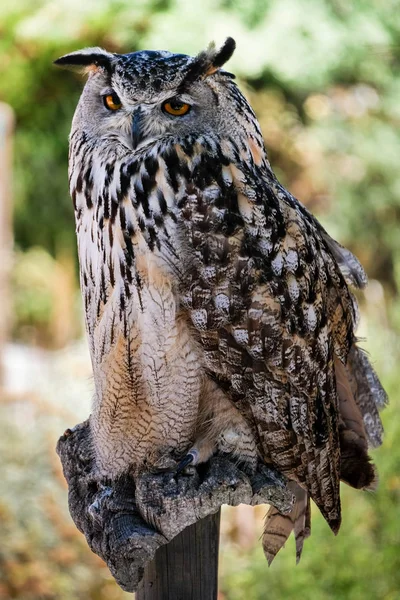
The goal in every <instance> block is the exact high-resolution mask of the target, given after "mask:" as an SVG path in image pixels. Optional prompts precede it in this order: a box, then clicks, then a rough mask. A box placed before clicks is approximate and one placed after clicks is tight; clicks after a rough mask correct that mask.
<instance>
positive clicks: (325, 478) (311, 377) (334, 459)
mask: <svg viewBox="0 0 400 600" xmlns="http://www.w3.org/2000/svg"><path fill="white" fill-rule="evenodd" d="M237 152H238V150H237V148H235V147H234V146H231V147H229V145H228V144H225V146H224V147H223V148H221V147H220V146H218V144H217V142H215V144H214V145H211V144H210V145H209V146H208V148H207V146H206V144H205V145H204V146H203V147H202V148H201V150H200V151H199V155H198V156H196V157H195V158H193V157H192V159H191V161H187V160H185V156H184V153H182V154H181V158H180V160H181V162H182V161H185V163H186V166H187V167H188V168H189V174H188V180H187V189H186V194H184V195H183V196H182V198H181V200H180V207H181V210H182V213H181V218H182V221H183V223H184V224H185V228H186V234H187V236H188V246H189V248H190V249H191V251H192V257H191V264H192V270H191V274H190V281H188V282H187V284H186V286H185V293H184V303H185V306H186V307H187V308H188V309H189V310H190V313H191V317H192V321H193V324H194V326H195V328H196V329H197V330H198V332H199V337H200V340H201V342H202V344H203V347H204V353H205V360H206V367H207V370H208V371H209V372H210V373H211V374H212V375H213V376H214V378H215V379H216V380H217V381H218V382H219V383H220V385H222V386H223V387H224V389H226V390H227V392H228V393H229V395H230V397H231V399H232V400H233V402H235V403H236V405H237V406H238V407H239V409H240V410H242V412H243V413H244V414H245V416H246V417H247V418H248V419H251V420H252V424H253V427H254V429H255V431H256V433H257V439H258V441H259V451H260V454H261V455H262V456H263V457H264V459H265V460H266V461H267V462H272V463H273V464H274V465H275V467H276V468H278V469H279V470H280V471H282V472H283V473H285V474H287V475H288V476H289V477H290V478H292V479H295V480H297V481H298V482H299V483H300V484H301V485H302V486H304V487H305V488H306V489H308V490H309V491H310V493H311V495H312V497H313V499H314V500H315V502H316V503H317V504H318V506H319V507H320V509H321V511H322V513H323V514H324V516H325V517H326V519H327V520H328V522H329V523H330V525H331V527H332V529H334V530H335V531H336V530H337V529H338V527H339V524H340V498H339V476H340V451H339V437H338V435H339V434H338V428H339V422H338V396H337V391H336V379H335V369H334V357H335V356H336V357H338V358H339V359H340V360H341V361H343V362H345V361H346V360H347V355H348V352H349V348H350V347H351V345H352V342H353V320H354V312H353V299H352V298H351V295H350V293H349V291H348V289H347V285H346V283H345V280H344V278H343V276H342V274H341V272H340V269H339V268H338V265H337V263H336V262H335V259H334V257H333V255H332V253H331V251H330V249H329V247H328V245H327V244H326V242H325V241H324V239H323V237H322V236H321V234H320V231H319V230H318V228H317V227H316V226H315V224H314V222H313V220H312V219H311V218H308V217H307V214H306V213H304V212H303V211H302V210H301V209H300V208H299V206H298V204H297V203H296V201H295V200H294V199H293V198H292V197H291V196H290V195H289V194H287V193H286V194H285V193H284V191H283V188H279V192H278V193H274V192H273V189H272V188H273V186H272V184H273V183H274V180H273V176H272V174H271V181H268V180H267V176H268V173H269V171H268V170H267V168H266V166H265V165H264V167H263V169H260V170H257V166H256V165H255V164H253V165H252V167H253V168H252V169H248V170H245V167H243V170H241V169H240V168H239V166H238V165H239V161H238V160H237V157H236V154H237ZM242 152H245V149H242ZM221 155H222V159H221ZM235 157H236V160H235ZM247 159H248V160H250V161H251V158H249V157H247ZM246 164H248V163H246V161H244V162H243V163H242V165H246ZM181 171H182V169H181ZM266 173H267V176H266Z"/></svg>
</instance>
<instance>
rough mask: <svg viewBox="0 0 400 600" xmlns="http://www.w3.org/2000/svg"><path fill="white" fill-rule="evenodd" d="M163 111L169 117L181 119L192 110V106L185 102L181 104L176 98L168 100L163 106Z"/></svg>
mask: <svg viewBox="0 0 400 600" xmlns="http://www.w3.org/2000/svg"><path fill="white" fill-rule="evenodd" d="M162 109H163V111H164V112H166V113H168V114H169V115H174V117H181V116H182V115H186V113H188V112H189V110H190V109H191V106H190V104H186V103H185V102H180V101H179V100H177V99H176V98H171V100H167V101H166V102H164V104H163V105H162Z"/></svg>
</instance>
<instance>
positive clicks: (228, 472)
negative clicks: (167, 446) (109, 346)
mask: <svg viewBox="0 0 400 600" xmlns="http://www.w3.org/2000/svg"><path fill="white" fill-rule="evenodd" d="M57 453H58V455H59V456H60V459H61V462H62V466H63V470H64V476H65V478H66V480H67V483H68V489H69V510H70V513H71V516H72V518H73V520H74V522H75V525H76V526H77V528H78V529H79V530H80V531H81V532H82V533H84V535H85V536H86V540H87V542H88V544H89V546H90V548H91V550H92V551H93V552H95V553H96V554H98V555H99V556H100V557H101V558H102V559H103V560H104V561H105V562H106V563H107V565H108V567H109V569H110V571H111V573H112V575H113V576H114V577H115V579H116V581H117V583H118V584H119V585H120V586H121V587H122V588H123V589H124V590H126V591H128V592H134V591H135V590H136V589H137V587H138V585H139V582H140V581H141V579H142V577H143V573H144V569H145V567H146V565H148V563H150V561H152V560H153V558H154V556H155V553H156V550H157V549H158V548H160V547H161V546H163V545H164V544H168V542H169V541H170V540H172V539H173V538H174V537H175V536H177V535H178V534H179V533H180V532H181V531H183V530H184V529H185V528H186V527H188V526H189V525H192V524H193V523H196V522H197V521H199V520H200V519H204V518H205V517H207V516H209V515H212V514H214V513H216V512H218V511H219V509H220V507H221V506H222V504H230V505H232V506H236V505H238V504H241V503H243V504H251V505H256V504H263V503H268V504H272V505H274V506H276V507H277V508H278V509H279V510H280V511H281V512H288V511H289V510H290V509H291V506H292V500H293V498H292V494H291V492H290V491H289V490H288V489H287V487H286V480H285V479H284V478H283V477H282V476H281V475H280V474H278V473H277V472H276V471H274V470H273V469H270V468H268V467H266V466H265V465H263V464H261V463H259V465H258V468H257V472H256V473H255V474H254V475H252V476H249V475H248V474H246V473H244V472H243V471H241V470H240V468H239V467H238V466H236V465H235V464H234V463H233V462H231V461H230V460H229V459H228V458H227V457H224V456H216V457H213V458H212V459H211V460H210V461H209V462H208V463H206V464H204V465H200V466H199V467H198V468H197V469H195V470H194V472H193V474H190V475H186V474H183V473H180V474H176V473H174V472H163V473H144V474H142V475H140V476H138V477H137V478H136V479H133V477H131V476H128V475H127V476H125V477H123V478H119V479H118V480H115V481H102V480H99V479H98V477H96V474H95V470H94V459H93V449H92V443H91V436H90V427H89V421H85V422H84V423H81V424H79V425H77V426H75V427H74V428H73V429H68V430H67V431H66V432H65V433H64V435H63V436H62V437H61V438H60V439H59V441H58V444H57Z"/></svg>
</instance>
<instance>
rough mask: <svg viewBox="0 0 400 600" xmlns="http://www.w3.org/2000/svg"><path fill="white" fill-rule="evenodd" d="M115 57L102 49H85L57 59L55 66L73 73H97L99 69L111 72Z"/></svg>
mask: <svg viewBox="0 0 400 600" xmlns="http://www.w3.org/2000/svg"><path fill="white" fill-rule="evenodd" d="M114 59H115V55H114V54H111V53H110V52H106V50H103V49H102V48H84V49H83V50H77V51H76V52H71V53H70V54H65V55H64V56H61V58H57V60H55V61H54V64H55V65H57V66H58V67H62V68H64V69H70V70H73V71H76V70H78V71H84V72H88V71H96V70H97V69H98V68H104V69H106V70H107V71H110V70H111V65H112V62H113V60H114Z"/></svg>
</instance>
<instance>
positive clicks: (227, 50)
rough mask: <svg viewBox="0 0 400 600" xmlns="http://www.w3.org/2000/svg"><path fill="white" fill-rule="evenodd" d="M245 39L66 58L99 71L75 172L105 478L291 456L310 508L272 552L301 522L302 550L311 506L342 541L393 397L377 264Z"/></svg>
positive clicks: (91, 77)
mask: <svg viewBox="0 0 400 600" xmlns="http://www.w3.org/2000/svg"><path fill="white" fill-rule="evenodd" d="M234 48H235V42H234V41H233V40H232V39H231V38H228V39H227V40H226V42H225V44H224V45H223V46H222V47H221V48H220V49H216V48H215V46H214V45H211V46H210V47H209V48H208V50H206V51H204V52H201V53H200V54H199V55H198V56H196V57H190V56H186V55H183V54H172V53H170V52H164V51H142V52H134V53H131V54H125V55H119V54H112V53H109V52H107V51H105V50H103V49H101V48H87V49H84V50H82V51H77V52H72V53H71V54H68V55H66V56H63V57H62V58H60V59H58V60H57V61H56V64H58V65H60V66H65V67H67V68H78V69H83V70H84V71H86V72H87V73H88V81H87V83H86V85H85V87H84V90H83V93H82V96H81V98H80V101H79V104H78V107H77V109H76V112H75V116H74V119H73V124H72V131H71V135H70V159H69V177H70V192H71V196H72V199H73V203H74V208H75V216H76V232H77V237H78V250H79V262H80V276H81V277H80V278H81V289H82V295H83V300H84V306H85V315H86V328H87V334H88V339H89V344H90V352H91V358H92V364H93V373H94V382H95V394H94V401H93V412H92V415H91V419H90V425H91V430H92V437H93V444H94V452H95V460H96V465H97V470H98V473H99V475H101V476H104V477H110V478H115V477H116V476H118V475H119V474H121V473H123V472H127V471H129V472H131V473H132V474H135V473H138V472H140V471H141V470H145V469H163V468H174V465H175V468H178V470H179V469H182V468H183V467H185V466H186V465H189V463H192V464H193V465H196V464H199V463H201V462H204V461H207V460H208V459H209V458H210V457H211V456H212V455H213V454H215V453H225V454H229V455H232V456H233V457H234V458H235V460H237V461H239V462H240V463H241V464H242V465H243V468H244V469H247V470H248V471H249V472H251V471H252V470H254V469H255V466H256V464H257V461H258V460H261V461H263V462H264V463H265V464H268V465H272V466H273V467H275V468H276V469H277V470H278V471H280V472H281V473H283V474H284V475H285V476H286V477H287V478H288V479H289V480H290V486H291V489H292V490H293V494H294V496H295V498H296V501H295V504H294V507H293V509H292V512H291V513H290V514H289V515H286V516H284V515H281V514H280V513H279V512H278V511H277V510H276V509H274V508H271V509H270V511H269V513H268V515H267V519H266V524H265V531H264V536H263V546H264V550H265V553H266V556H267V558H268V560H269V561H271V560H272V559H273V557H274V556H275V554H276V553H277V552H278V550H279V549H280V548H281V546H282V545H283V543H284V542H285V540H286V538H287V537H288V535H289V534H290V532H291V531H292V530H293V529H294V533H295V536H296V549H297V557H298V558H299V557H300V554H301V550H302V546H303V541H304V538H305V537H307V536H308V535H309V533H310V498H312V499H313V500H314V502H315V503H316V504H317V505H318V507H319V509H320V511H321V512H322V514H323V516H324V517H325V519H326V520H327V522H328V523H329V525H330V527H331V528H332V530H333V531H334V532H335V533H336V532H337V531H338V529H339V526H340V519H341V514H340V494H339V483H340V480H343V481H345V482H346V483H348V484H350V485H351V486H353V487H356V488H363V489H372V488H373V487H374V485H375V483H376V474H375V470H374V467H373V465H372V464H371V462H370V459H369V456H368V452H367V450H368V445H372V446H377V445H379V444H380V442H381V435H382V426H381V422H380V419H379V416H378V409H379V408H380V407H382V406H383V405H384V403H385V401H386V396H385V392H384V391H383V389H382V387H381V385H380V383H379V380H378V378H377V376H376V374H375V372H374V370H373V369H372V367H371V365H370V363H369V361H368V358H367V356H366V354H365V353H364V352H362V351H361V350H360V349H359V348H358V347H357V344H356V342H357V339H356V336H355V329H356V326H357V305H356V301H355V299H354V297H353V295H352V293H351V291H350V290H349V287H348V286H350V287H356V288H362V287H364V286H365V284H366V276H365V273H364V271H363V269H362V267H361V265H360V264H359V262H358V260H357V259H356V258H355V257H354V256H353V255H352V254H351V253H350V252H349V251H348V250H347V249H345V248H343V247H342V246H341V245H340V244H338V243H337V242H336V241H335V240H333V239H332V238H331V237H330V236H329V235H328V233H327V232H326V231H325V230H324V229H323V227H322V226H321V225H320V223H319V222H318V221H317V220H316V219H315V217H313V216H312V215H311V214H310V213H309V212H308V211H307V209H306V208H305V207H304V206H303V205H302V204H301V203H300V202H299V201H298V200H296V199H295V198H294V197H293V196H292V195H291V194H290V193H289V192H288V191H287V190H285V189H284V188H283V187H282V185H281V184H280V183H279V182H278V181H277V179H276V177H275V175H274V173H273V172H272V170H271V166H270V164H269V162H268V158H267V154H266V150H265V147H264V142H263V138H262V134H261V131H260V126H259V124H258V122H257V119H256V117H255V115H254V113H253V111H252V109H251V107H250V106H249V104H248V102H247V101H246V99H245V98H244V96H243V95H242V93H241V92H240V91H239V89H238V87H237V85H236V84H235V82H234V76H233V75H232V74H231V73H229V72H227V71H225V70H223V69H222V66H223V65H224V64H225V63H226V61H227V60H228V59H229V58H230V57H231V55H232V53H233V51H234Z"/></svg>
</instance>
